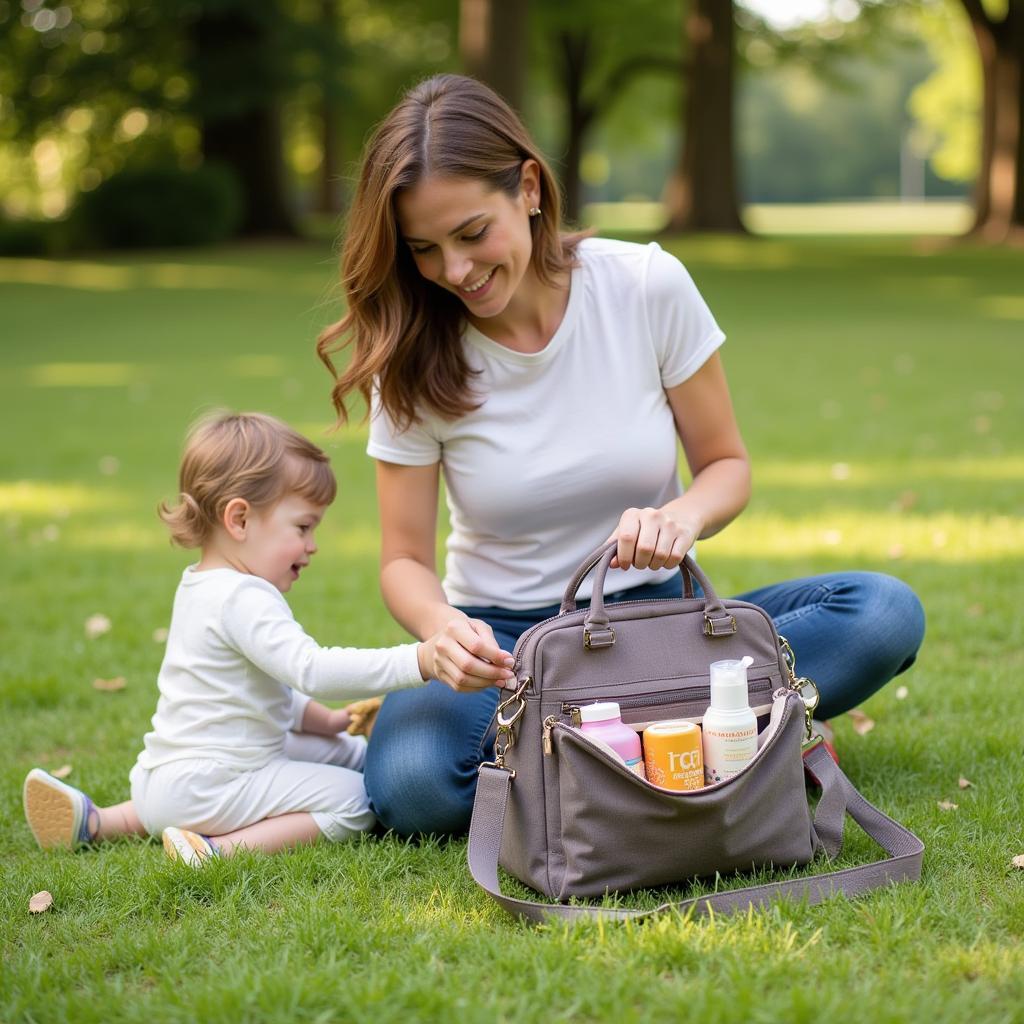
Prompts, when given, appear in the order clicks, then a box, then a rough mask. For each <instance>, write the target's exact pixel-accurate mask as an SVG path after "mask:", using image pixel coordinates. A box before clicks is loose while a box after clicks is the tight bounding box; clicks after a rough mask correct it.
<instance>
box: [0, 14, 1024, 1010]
mask: <svg viewBox="0 0 1024 1024" xmlns="http://www.w3.org/2000/svg"><path fill="white" fill-rule="evenodd" d="M1022 59H1024V3H1022V2H1020V0H1002V2H999V0H992V2H988V0H986V2H981V0H919V2H911V0H907V2H900V3H896V2H893V3H883V2H878V3H858V2H856V0H833V2H827V0H819V2H815V0H807V2H806V3H803V4H797V3H792V4H787V3H783V2H781V0H757V2H755V0H746V2H744V3H735V4H734V3H730V2H728V0H719V2H714V0H679V2H676V0H673V2H664V0H663V2H658V3H654V2H647V0H634V2H632V3H630V4H628V5H622V4H613V3H610V2H604V0H566V2H564V3H557V4H556V3H550V4H542V3H539V2H537V0H534V2H533V3H530V4H527V3H526V0H507V2H504V3H502V2H499V0H490V2H487V0H462V2H457V0H443V2H442V0H421V2H418V3H402V2H399V0H388V2H377V3H373V2H369V0H274V2H266V3H260V4H245V3H241V2H239V0H162V2H159V3H157V2H148V3H147V2H142V0H139V2H132V0H120V2H118V0H78V2H74V3H71V2H68V3H60V2H58V0H45V2H44V0H20V2H15V0H0V357H2V360H3V361H2V364H0V365H2V369H3V373H2V374H0V402H2V405H0V408H2V413H0V416H2V419H0V423H2V424H3V427H4V437H5V443H4V446H3V449H2V453H0V537H2V538H3V545H4V573H3V577H2V584H0V587H2V593H0V630H2V632H0V635H2V637H3V641H4V649H3V654H2V656H0V708H2V714H0V744H2V746H3V748H4V750H5V757H4V759H3V761H2V762H0V823H2V829H0V854H2V856H0V908H2V917H0V947H2V950H3V954H2V956H3V967H2V973H0V1019H3V1020H5V1021H6V1020H11V1021H29V1020H32V1021H43V1020H76V1021H77V1020H82V1021H87V1020H97V1021H99V1020H104V1021H109V1020H160V1021H162V1020H182V1021H186V1020H194V1019H197V1018H201V1019H204V1020H213V1021H219V1020H224V1021H228V1020H231V1021H239V1020H243V1021H244V1020H254V1021H255V1020H260V1021H262V1020H282V1021H283V1020H288V1021H295V1020H299V1021H304V1020H331V1019H343V1020H373V1021H380V1020H392V1019H399V1018H402V1019H413V1020H419V1019H423V1020H428V1019H429V1020H432V1019H439V1020H440V1019H444V1020H448V1019H451V1018H452V1017H453V1016H455V1015H458V1016H459V1017H460V1018H461V1019H464V1020H467V1021H477V1020H480V1021H483V1020H499V1021H502V1020H509V1021H511V1020H515V1021H519V1020H533V1019H535V1018H537V1017H540V1016H542V1015H543V1016H544V1017H546V1018H549V1019H552V1020H567V1019H578V1020H611V1019H615V1020H621V1021H633V1020H647V1019H649V1018H653V1017H656V1016H659V1015H662V1014H673V1015H675V1016H682V1015H687V1016H691V1017H693V1018H694V1019H701V1020H703V1021H728V1020H736V1019H746V1020H750V1021H775V1020H791V1021H811V1020H820V1019H832V1020H836V1021H845V1020H854V1019H857V1020H860V1019H863V1018H865V1017H868V1018H875V1019H878V1020H882V1021H918V1020H921V1019H924V1018H930V1019H932V1020H935V1021H957V1022H959V1021H963V1020H965V1019H976V1020H979V1021H1007V1020H1018V1019H1024V1011H1022V1009H1021V1007H1022V1006H1024V952H1022V948H1021V935H1022V932H1024V871H1021V870H1019V869H1018V868H1015V867H1014V858H1015V857H1019V856H1020V855H1022V854H1024V823H1022V822H1024V819H1022V812H1024V806H1022V804H1024V801H1022V789H1024V787H1022V784H1021V753H1022V750H1021V739H1022V731H1024V730H1022V726H1024V715H1022V714H1021V711H1020V709H1019V693H1020V685H1019V677H1020V673H1021V670H1022V669H1024V655H1022V651H1024V643H1022V639H1024V636H1022V634H1024V629H1022V626H1021V620H1020V616H1019V614H1018V613H1017V612H1016V611H1015V609H1016V607H1017V606H1018V605H1019V598H1020V577H1021V569H1022V559H1024V527H1022V518H1021V517H1022V512H1024V496H1022V488H1021V480H1022V478H1024V451H1022V446H1021V441H1022V429H1021V428H1022V424H1024V417H1022V413H1024V408H1022V406H1024V394H1022V389H1021V386H1020V380H1021V371H1022V369H1024V360H1022V357H1021V342H1022V340H1024V287H1022V282H1024V254H1022V249H1021V245H1020V241H1021V232H1022V225H1024V216H1022V213H1024V188H1022V162H1021V140H1022V132H1021V116H1022V114H1021V111H1022V106H1021V88H1022V82H1024V78H1022V76H1021V62H1022ZM441 70H453V71H470V72H472V73H474V74H477V75H479V76H480V77H482V78H484V79H485V80H487V81H490V82H491V83H492V84H494V85H495V86H496V87H497V88H499V90H500V91H502V92H503V93H504V94H505V95H506V96H508V97H509V98H510V99H511V100H512V101H513V102H514V103H515V105H516V106H517V107H518V108H519V109H520V110H521V111H522V112H523V114H524V117H525V119H526V121H527V123H528V125H529V126H530V128H531V129H532V130H533V131H534V132H535V134H536V136H537V137H538V140H539V141H540V143H541V145H542V146H543V148H544V149H545V151H546V152H547V153H548V154H549V155H550V157H551V158H552V162H553V163H554V165H555V167H556V168H557V170H558V172H559V175H560V179H561V182H562V186H563V189H564V191H565V193H566V196H567V200H568V208H569V211H570V216H571V219H572V220H573V221H576V222H578V223H583V224H593V225H595V226H597V227H599V228H600V229H601V230H602V231H603V232H605V233H608V234H611V235H615V236H617V237H623V238H630V239H634V240H647V239H650V238H657V239H658V240H659V241H660V242H661V244H663V245H665V246H666V247H667V248H669V249H671V251H673V252H675V253H676V254H677V255H679V256H680V257H681V258H682V259H683V260H684V262H685V263H686V264H687V266H688V267H689V269H690V271H691V272H692V273H693V275H694V277H695V279H696V281H697V283H698V285H699V286H700V288H701V290H702V292H703V293H704V294H705V296H706V297H707V299H708V301H709V303H710V305H711V308H712V309H713V310H714V311H715V314H716V316H717V318H718V319H719V321H720V323H721V324H722V326H723V327H724V329H725V330H726V333H727V335H728V336H729V341H728V343H727V345H726V347H725V349H724V350H723V353H724V355H723V358H724V360H725V362H726V366H727V369H728V372H729V377H730V384H731V387H732V391H733V398H734V402H735V404H736V407H737V410H738V414H739V418H740V423H741V426H742V427H743V430H744V434H745V438H746V440H747V442H748V445H749V447H750V449H751V453H752V457H753V462H754V470H755V494H754V498H753V500H752V502H751V505H750V507H749V508H748V510H747V511H746V512H745V513H744V515H743V516H742V517H740V519H739V520H737V522H736V523H734V524H732V525H731V526H730V528H729V529H728V530H726V531H725V532H723V533H722V534H721V535H719V536H718V537H716V538H714V539H713V540H712V541H710V542H706V543H704V544H703V545H702V546H701V560H702V564H703V565H704V567H705V569H706V570H707V571H708V573H709V574H710V576H711V578H712V579H713V580H714V581H715V583H716V584H717V585H718V588H719V589H720V590H721V591H723V592H733V591H738V590H741V589H745V588H748V587H752V586H756V585H758V584H760V583H764V582H769V581H772V580H775V579H781V578H784V577H787V576H795V575H801V574H806V573H813V572H826V571H830V570H833V569H840V568H863V569H873V570H879V569H880V570H884V571H889V572H893V573H895V574H897V575H899V576H900V577H901V578H903V579H905V580H907V581H908V582H909V583H910V584H911V585H912V586H914V587H915V589H916V590H917V591H918V593H919V594H920V595H921V597H922V600H923V602H924V605H925V608H926V611H927V614H928V636H927V638H926V642H925V647H924V649H923V651H922V655H921V658H920V660H919V662H918V664H917V665H916V666H915V667H914V668H913V669H912V671H911V672H910V673H908V674H907V675H906V676H904V677H901V678H900V679H898V680H896V681H895V682H894V683H893V684H892V685H890V686H888V687H886V688H885V689H884V690H883V691H882V692H881V693H879V694H878V695H876V696H875V697H873V698H872V699H871V700H870V701H869V702H868V703H867V704H866V705H865V706H864V708H862V709H859V712H860V713H859V715H858V716H854V717H849V716H846V717H844V718H843V719H842V720H839V721H837V722H835V723H834V724H835V727H836V732H837V739H838V744H839V749H840V755H841V758H842V762H843V766H844V768H845V769H846V771H847V772H848V774H849V775H850V776H851V778H852V779H853V781H854V783H855V784H856V785H857V786H858V787H859V788H860V789H861V790H862V792H864V794H865V795H866V796H867V798H868V799H870V800H872V801H874V802H876V803H878V804H879V805H880V806H881V807H883V808H884V809H885V810H886V811H887V812H889V813H891V814H893V815H894V816H895V817H897V818H898V819H900V820H902V821H904V822H906V823H907V824H908V825H909V826H910V827H911V828H912V829H913V830H914V831H916V832H917V833H918V834H919V835H921V836H922V838H923V839H924V841H925V843H926V847H927V849H926V855H925V870H924V877H923V880H922V882H921V883H920V884H919V885H911V886H904V887H901V888H898V889H894V890H891V891H887V892H882V893H877V894H874V895H871V896H869V897H866V898H863V899H859V900H856V901H846V900H844V899H837V900H835V901H834V902H833V903H831V904H829V905H828V906H822V907H816V908H808V907H805V906H801V905H792V904H786V905H779V906H777V907H774V908H772V909H771V910H769V911H765V912H759V913H755V914H751V915H749V916H741V917H739V918H736V919H731V920H726V919H718V920H714V921H698V920H681V919H679V918H676V917H667V918H665V919H664V920H662V921H660V922H658V923H657V924H653V925H649V926H645V927H642V928H638V927H630V926H625V927H618V926H616V927H602V926H599V925H589V924H583V925H579V926H575V927H566V926H563V925H551V926H546V927H543V928H540V929H533V928H527V927H524V926H521V925H519V924H517V923H515V922H513V921H511V920H510V919H509V918H507V917H506V916H505V915H504V914H503V913H502V912H501V911H499V910H498V909H497V908H496V907H494V906H493V905H491V904H490V902H489V901H488V899H487V898H486V897H485V896H484V895H483V894H482V893H480V892H478V891H477V890H476V889H475V887H474V886H473V884H472V882H471V881H470V880H469V878H468V873H467V871H466V869H465V864H464V853H465V847H464V842H463V841H461V840H456V841H452V842H437V841H433V840H428V841H424V842H421V843H403V842H400V841H398V840H395V839H394V838H391V837H388V838H384V839H376V838H371V839H367V840H366V841H365V842H360V843H356V844H352V845H350V846H345V847H317V848H315V849H312V850H305V851H300V852H297V853H295V854H291V855H287V856H280V857H275V858H265V857H259V856H256V855H251V856H249V855H244V856H241V857H238V858H236V859H233V860H232V861H229V862H224V863H219V864H215V865H212V866H211V868H210V870H207V871H204V872H202V873H198V874H188V873H185V872H182V871H179V870H176V869H175V868H174V866H173V865H170V864H169V863H167V862H166V860H165V858H164V856H163V853H162V851H161V850H160V848H159V846H158V845H157V844H153V843H142V842H121V843H115V844H111V845H109V846H107V847H105V848H104V849H102V850H96V851H89V852H86V853H80V854H43V853H41V852H40V851H38V850H37V849H36V848H35V846H34V843H33V841H32V839H31V836H30V834H29V833H28V830H27V829H26V828H25V826H24V823H23V820H22V815H21V807H20V787H21V782H22V779H23V778H24V775H25V772H26V771H27V770H28V769H29V768H30V767H32V766H35V765H40V766H42V767H45V768H47V769H50V770H54V769H60V768H69V769H70V774H69V775H68V778H69V781H70V782H72V783H74V784H76V785H80V786H82V787H83V788H85V789H86V790H87V791H88V792H90V793H91V795H93V796H94V797H95V798H96V799H97V800H99V801H101V802H105V803H106V802H114V801H116V800H120V799H123V798H124V796H125V795H126V785H127V772H128V769H129V768H130V766H131V764H132V763H133V761H134V758H135V755H136V753H137V750H138V745H139V741H140V738H141V735H142V733H143V732H144V731H145V729H146V727H147V724H148V719H149V716H150V714H151V713H152V710H153V707H154V705H155V700H156V687H155V677H156V672H157V669H158V667H159V663H160V657H161V652H162V646H161V645H162V638H163V636H164V631H165V629H166V626H167V619H168V616H169V611H170V603H171V598H172V595H173V589H174V585H175V583H176V580H177V577H178V575H179V573H180V571H181V569H182V568H183V567H184V565H186V564H187V562H188V560H189V556H188V554H186V553H183V552H181V551H178V550H174V549H172V548H171V547H170V546H169V544H168V542H167V538H166V534H165V531H164V529H163V527H162V525H161V524H160V523H159V521H158V520H157V518H156V516H155V507H156V505H157V503H158V502H159V501H160V500H163V499H169V498H173V496H174V484H175V473H176V468H177V458H178V453H179V450H180V444H181V439H182V436H183V433H184V431H185V429H186V427H187V425H188V423H189V422H190V421H191V420H192V419H193V418H194V417H195V416H196V415H197V414H199V413H201V412H203V411H205V410H207V409H210V408H212V407H216V406H228V407H234V408H258V409H262V410H266V411H269V412H272V413H275V414H277V415H280V416H282V417H284V418H285V419H287V420H289V421H290V422H292V423H294V424H295V425H296V426H298V427H299V428H300V429H302V430H304V431H305V432H307V433H309V434H310V435H311V436H313V437H314V438H315V439H316V440H318V441H319V442H320V443H322V444H324V445H325V446H326V447H327V448H328V450H329V451H330V453H331V456H332V460H333V462H334V465H335V467H336V470H337V472H338V475H339V478H340V480H341V481H342V486H341V490H340V494H339V499H338V501H337V502H336V503H335V505H334V507H333V508H332V509H331V511H330V513H329V515H328V517H327V519H326V521H325V524H324V527H323V528H322V531H321V532H322V538H321V551H320V553H319V554H318V556H317V559H316V562H315V566H314V571H313V572H312V573H311V574H310V575H308V576H307V577H304V579H303V581H302V584H301V586H300V587H298V588H296V590H295V591H294V593H293V594H291V595H289V600H290V602H291V604H292V605H293V607H294V608H295V611H296V615H297V617H298V618H299V620H300V621H301V622H302V623H303V624H304V625H305V626H306V627H307V629H308V630H309V632H310V633H311V634H312V635H313V636H315V637H316V638H317V639H318V640H320V642H322V643H346V644H360V645H377V644H388V643H394V642H399V641H401V640H402V639H404V637H403V634H402V631H401V630H400V629H399V627H397V626H396V625H395V624H394V623H393V622H392V621H391V620H390V618H389V616H388V614H387V612H386V610H385V609H384V607H383V604H382V602H381V600H380V597H379V592H378V587H377V579H376V570H377V550H378V540H379V537H378V532H377V526H376V520H375V503H374V495H373V470H372V465H371V464H370V462H369V460H368V459H366V457H365V455H364V452H363V449H364V445H365V426H363V425H361V424H359V423H358V422H356V423H354V424H353V425H352V426H350V427H347V428H345V429H344V430H342V431H340V432H331V431H330V426H331V409H330V405H329V401H328V392H329V383H330V381H329V378H328V376H327V374H326V372H325V371H324V369H323V367H322V366H320V365H319V364H318V362H317V360H316V358H315V355H314V349H313V344H314V340H315V338H316V335H317V334H318V332H319V331H320V330H321V329H322V328H323V327H324V326H325V325H326V324H327V323H329V322H332V321H333V320H336V319H337V318H338V317H339V316H340V314H341V310H342V306H341V297H340V294H339V289H338V287H337V266H336V256H335V246H336V239H337V237H338V235H339V232H340V231H342V230H343V224H344V210H345V205H346V202H347V201H348V198H349V196H350V194H351V189H352V183H353V179H354V175H355V168H356V161H357V160H358V155H359V150H360V147H361V144H362V141H363V139H364V138H365V136H366V133H367V131H368V130H369V129H370V127H371V126H372V124H373V123H374V122H375V121H376V120H377V119H379V118H380V117H381V116H383V114H384V113H385V112H386V111H387V110H388V109H389V108H390V106H391V105H392V104H393V103H394V101H395V99H396V98H397V96H398V95H399V93H400V91H401V90H402V88H404V87H405V86H407V85H408V84H410V83H412V82H414V81H416V80H418V79H419V78H421V77H423V76H425V75H427V74H430V73H433V72H436V71H441ZM356 420H357V421H358V415H357V417H356ZM797 654H798V656H799V652H797ZM876 855H877V850H874V849H873V848H872V846H871V844H870V843H869V842H868V841H867V840H866V839H865V838H864V837H863V836H861V835H860V834H859V833H858V832H857V830H856V829H855V828H854V827H852V826H851V827H850V829H849V832H848V844H847V849H846V851H845V852H844V854H843V858H842V861H841V864H843V865H846V864H857V863H864V862H866V861H868V860H870V859H872V858H873V857H874V856H876ZM744 881H748V880H743V879H740V880H735V879H724V880H721V882H720V883H719V884H721V885H726V886H728V885H736V884H743V882H744ZM711 884H713V883H709V882H705V883H701V884H699V885H696V886H695V887H693V888H692V889H691V888H687V887H684V888H682V889H680V890H679V891H678V892H676V893H674V894H673V895H676V896H678V897H682V896H685V895H687V894H689V893H690V892H694V891H706V889H707V888H708V887H709V886H710V885H711ZM510 887H511V888H512V889H515V886H514V885H511V884H510ZM44 889H45V890H48V891H50V892H51V893H52V894H53V896H54V904H53V907H52V908H51V909H50V910H49V911H47V912H46V913H44V914H41V915H37V916H33V915H30V914H29V912H28V901H29V898H30V897H31V896H32V895H33V894H34V893H35V892H37V891H40V890H44ZM663 897H664V894H663V893H661V894H658V893H644V894H636V895H634V896H631V897H627V898H625V902H626V903H627V904H628V905H631V906H651V905H654V904H655V903H656V902H658V901H660V899H661V898H663Z"/></svg>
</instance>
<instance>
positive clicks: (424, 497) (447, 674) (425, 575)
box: [377, 460, 512, 690]
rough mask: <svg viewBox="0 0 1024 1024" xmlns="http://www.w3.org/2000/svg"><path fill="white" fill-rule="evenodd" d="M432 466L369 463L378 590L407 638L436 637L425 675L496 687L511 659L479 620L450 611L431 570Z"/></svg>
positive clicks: (457, 684) (470, 686)
mask: <svg viewBox="0 0 1024 1024" xmlns="http://www.w3.org/2000/svg"><path fill="white" fill-rule="evenodd" d="M438 479H439V467H438V465H437V464H434V465H430V466H400V465H397V464H396V463H392V462H382V461H379V460H378V462H377V503H378V507H379V510H380V524H381V570H380V587H381V593H382V594H383V596H384V603H385V604H386V605H387V606H388V610H389V611H390V612H391V614H392V615H393V616H394V617H395V619H396V620H397V621H398V622H399V623H401V624H402V625H403V626H404V627H405V628H406V629H407V630H409V632H410V633H412V634H413V636H416V637H420V638H426V637H428V636H432V635H437V634H440V635H439V636H438V639H437V643H436V644H435V647H434V655H433V659H432V663H431V665H430V670H431V675H432V676H433V677H434V678H435V679H440V680H441V682H443V683H447V684H448V685H449V686H451V687H452V689H455V690H476V689H481V688H483V687H486V686H494V685H499V686H500V685H502V684H503V683H504V682H505V681H506V680H508V679H511V678H512V673H511V672H509V671H508V668H507V667H504V666H511V664H512V656H511V654H509V653H508V652H507V651H503V650H502V649H501V648H500V647H499V646H498V643H497V641H496V640H495V639H494V633H493V631H492V630H491V627H490V626H488V625H487V623H486V622H482V621H481V620H479V619H470V618H469V616H467V615H466V614H464V613H463V612H460V611H459V610H458V609H457V608H453V607H452V606H451V605H450V604H449V603H448V599H447V598H446V597H445V593H444V590H443V589H442V588H441V581H440V580H439V579H438V575H437V564H436V559H435V554H434V552H435V550H436V544H437V498H438Z"/></svg>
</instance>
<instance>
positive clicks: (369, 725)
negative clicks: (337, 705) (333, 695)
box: [345, 697, 383, 739]
mask: <svg viewBox="0 0 1024 1024" xmlns="http://www.w3.org/2000/svg"><path fill="white" fill-rule="evenodd" d="M382 703H383V702H382V701H381V698H380V697H367V698H366V700H357V701H355V703H353V704H349V706H348V707H347V708H346V709H345V710H346V711H347V712H348V713H349V715H350V716H351V722H350V723H349V726H348V734H349V736H365V737H367V739H369V736H370V730H371V729H373V723H374V722H375V721H376V720H377V712H378V711H380V706H381V704H382Z"/></svg>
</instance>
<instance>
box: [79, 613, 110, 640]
mask: <svg viewBox="0 0 1024 1024" xmlns="http://www.w3.org/2000/svg"><path fill="white" fill-rule="evenodd" d="M109 632H110V619H108V618H107V617H106V615H100V614H98V613H97V614H96V615H90V616H89V618H87V619H86V620H85V635H86V636H87V637H88V638H89V639H90V640H95V639H96V637H98V636H103V634H104V633H109Z"/></svg>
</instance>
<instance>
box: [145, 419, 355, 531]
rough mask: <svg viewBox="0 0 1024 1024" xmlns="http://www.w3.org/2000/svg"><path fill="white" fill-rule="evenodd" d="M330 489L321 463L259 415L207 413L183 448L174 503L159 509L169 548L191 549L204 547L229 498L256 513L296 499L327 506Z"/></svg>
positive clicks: (312, 448)
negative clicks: (288, 498) (287, 497)
mask: <svg viewBox="0 0 1024 1024" xmlns="http://www.w3.org/2000/svg"><path fill="white" fill-rule="evenodd" d="M337 486H338V485H337V483H336V481H335V479H334V473H333V471H332V470H331V466H330V463H329V461H328V458H327V455H326V454H325V453H324V452H323V451H322V450H321V449H320V448H318V447H317V446H316V445H315V444H313V442H312V441H309V440H307V439H306V438H305V437H303V436H302V435H301V434H299V433H296V432H295V431H294V430H292V428H291V427H289V426H288V425H287V424H285V423H282V422H281V420H279V419H276V418H275V417H273V416H267V415H265V414H264V413H258V412H246V413H223V412H219V413H213V414H211V415H209V416H205V417H203V418H202V419H201V420H199V421H198V422H197V423H195V424H194V425H193V426H192V428H191V429H190V430H189V432H188V437H187V438H186V440H185V450H184V453H183V454H182V457H181V469H180V471H179V473H178V488H179V490H180V492H181V493H180V495H179V499H180V500H179V503H178V504H177V505H175V506H173V507H172V506H169V505H168V504H167V503H166V502H161V504H160V507H159V515H160V518H161V519H162V520H163V521H164V522H165V523H166V524H167V528H168V529H169V530H170V531H171V540H172V541H174V543H175V544H180V545H181V546H182V547H183V548H198V547H202V545H203V544H205V543H206V541H207V540H208V539H209V537H210V535H211V533H212V532H213V530H214V527H215V526H216V525H217V524H218V523H219V522H220V520H221V517H222V516H223V514H224V509H225V508H226V507H227V504H228V502H229V501H231V500H232V499H233V498H244V499H245V500H246V501H247V502H249V504H250V505H251V506H252V507H253V508H254V509H257V510H262V509H267V508H269V507H271V506H273V505H275V504H276V503H277V502H278V501H280V500H281V498H283V497H285V495H287V494H298V495H300V496H301V497H303V498H305V499H306V500H307V501H311V502H313V504H315V505H325V506H326V505H329V504H330V503H331V502H332V501H334V496H335V494H336V493H337Z"/></svg>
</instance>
